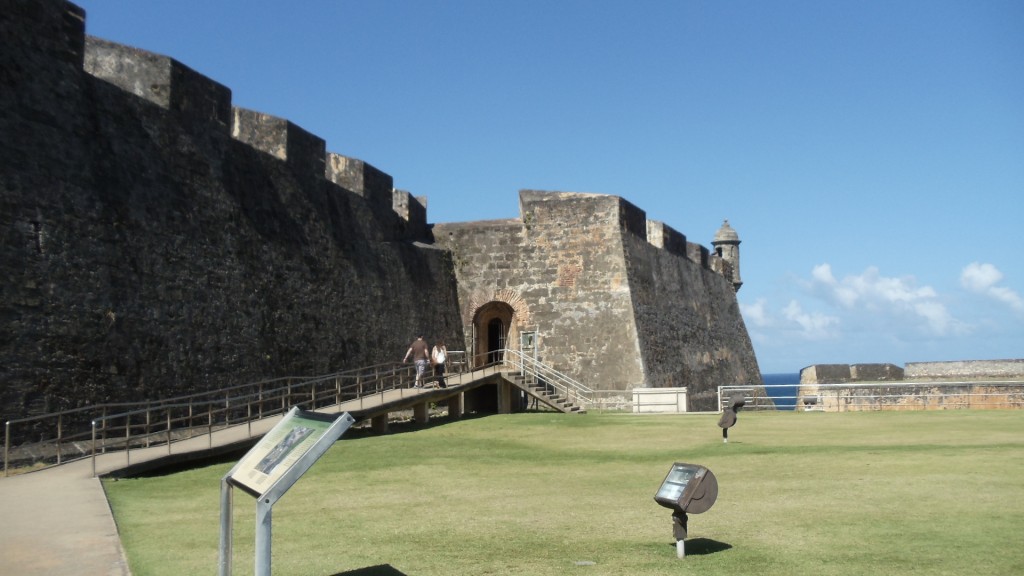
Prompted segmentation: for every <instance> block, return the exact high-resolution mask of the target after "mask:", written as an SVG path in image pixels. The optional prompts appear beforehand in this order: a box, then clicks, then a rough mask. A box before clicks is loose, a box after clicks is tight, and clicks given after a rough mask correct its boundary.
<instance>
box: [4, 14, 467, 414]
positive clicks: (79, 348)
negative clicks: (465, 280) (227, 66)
mask: <svg viewBox="0 0 1024 576" xmlns="http://www.w3.org/2000/svg"><path fill="white" fill-rule="evenodd" d="M4 6H5V7H4V10H2V11H0V35H2V37H3V38H4V41H3V44H2V47H0V71H2V73H0V163H2V164H0V168H2V169H0V230H2V234H3V242H2V245H0V271H2V273H3V275H4V277H5V281H4V282H3V283H2V284H0V323H2V333H3V335H4V337H3V339H2V340H0V406H2V411H3V413H2V417H4V418H13V417H19V416H24V415H26V414H33V413H40V412H45V411H52V410H57V409H64V408H70V407H74V406H80V405H88V404H93V403H99V402H105V401H112V400H138V399H144V398H153V397H165V396H169V395H173V394H181V393H187V392H192V391H197V390H206V389H212V388H217V387H221V386H224V385H228V384H233V383H241V382H247V381H253V380H257V379H262V378H267V377H273V376H281V375H308V374H316V373H324V372H328V371H332V370H338V369H343V368H350V367H355V366H361V365H367V364H373V363H377V362H383V361H389V360H398V359H400V358H401V356H402V354H403V353H404V351H405V348H406V346H407V345H408V341H409V339H410V338H411V337H412V336H413V334H414V333H415V332H417V331H421V330H422V331H425V332H426V333H427V334H428V335H430V336H444V337H446V338H448V339H451V340H457V339H459V338H461V337H462V334H461V320H460V318H459V313H458V306H457V293H456V289H455V284H454V275H453V272H452V263H451V258H450V255H449V254H447V253H446V252H443V251H440V250H436V249H432V248H424V247H418V246H416V245H414V244H413V243H412V241H413V240H417V239H425V238H423V237H422V236H419V237H418V236H417V235H416V233H415V232H411V231H410V226H409V224H408V219H403V218H402V217H400V216H399V215H397V214H396V213H395V212H394V211H393V210H390V209H386V208H388V207H390V200H391V193H392V191H391V189H390V188H391V179H390V177H388V176H387V175H385V174H383V173H381V172H379V171H377V170H376V169H373V168H372V167H368V166H365V165H360V164H359V163H352V164H351V165H347V164H346V163H339V162H337V161H336V159H335V161H333V162H331V163H328V162H327V161H326V157H325V150H324V142H323V140H321V139H319V138H317V137H316V136H314V135H312V134H309V133H308V132H305V131H304V130H302V129H301V128H299V127H297V126H295V125H293V124H291V123H289V122H287V121H285V120H282V119H277V118H273V117H270V116H266V115H263V114H259V113H256V112H252V111H244V110H237V109H236V110H232V109H231V108H230V92H229V91H228V90H227V89H226V88H225V87H223V86H221V85H219V84H217V83H215V82H213V81H211V80H209V79H207V78H204V77H202V76H201V75H199V74H197V73H195V72H194V71H192V70H190V69H188V68H187V67H185V66H183V65H181V64H180V63H178V62H175V61H173V60H171V59H169V58H165V57H162V56H158V55H154V54H149V53H146V52H143V51H139V50H135V49H132V48H127V47H124V46H118V45H116V44H111V43H109V42H103V41H99V40H95V39H90V40H89V42H88V49H87V48H86V42H85V36H84V21H83V13H82V11H81V10H80V9H78V8H77V7H74V6H72V5H69V4H64V3H62V2H59V1H56V0H12V1H7V2H4ZM86 68H87V69H88V71H89V72H90V73H87V72H86V71H85V69H86ZM94 74H95V75H94ZM325 176H330V179H328V178H327V177H325ZM348 183H353V184H354V183H359V184H361V186H362V188H361V189H359V190H352V189H346V188H345V187H343V186H344V184H348ZM339 184H342V185H339ZM353 187H356V186H355V185H353ZM382 207H385V209H382ZM416 227H418V228H423V226H422V225H421V224H418V225H417V226H416Z"/></svg>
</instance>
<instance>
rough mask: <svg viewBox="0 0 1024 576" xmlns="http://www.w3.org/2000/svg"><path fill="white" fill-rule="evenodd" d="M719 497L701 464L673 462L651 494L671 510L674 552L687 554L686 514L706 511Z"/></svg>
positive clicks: (711, 478) (710, 474)
mask: <svg viewBox="0 0 1024 576" xmlns="http://www.w3.org/2000/svg"><path fill="white" fill-rule="evenodd" d="M717 499H718V480H717V479H716V478H715V475H714V473H713V472H711V470H708V469H707V468H705V467H704V466H701V465H700V464H685V463H683V462H676V463H675V464H673V465H672V469H671V470H669V471H668V476H665V480H664V481H663V482H662V483H661V488H659V489H658V493H657V494H655V495H654V501H655V502H657V503H658V504H661V505H662V506H664V507H665V508H671V509H672V535H673V536H675V538H676V555H677V556H678V557H679V558H683V557H685V556H686V551H685V547H684V544H683V541H684V540H686V522H687V516H686V515H687V514H688V513H692V514H700V513H701V512H706V511H707V510H708V509H709V508H711V506H712V505H714V503H715V500H717Z"/></svg>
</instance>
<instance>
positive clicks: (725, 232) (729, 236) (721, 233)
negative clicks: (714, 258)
mask: <svg viewBox="0 0 1024 576" xmlns="http://www.w3.org/2000/svg"><path fill="white" fill-rule="evenodd" d="M739 241H740V236H739V234H737V233H736V231H735V230H733V229H732V227H731V226H729V221H728V220H725V221H724V222H722V227H721V228H719V229H718V232H716V233H715V242H739Z"/></svg>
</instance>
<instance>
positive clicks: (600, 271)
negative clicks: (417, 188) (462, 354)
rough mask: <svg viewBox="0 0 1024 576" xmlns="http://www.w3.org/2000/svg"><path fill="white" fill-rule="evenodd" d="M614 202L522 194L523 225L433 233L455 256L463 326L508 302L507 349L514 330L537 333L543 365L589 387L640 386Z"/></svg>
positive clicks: (437, 228) (446, 228) (455, 227)
mask: <svg viewBox="0 0 1024 576" xmlns="http://www.w3.org/2000/svg"><path fill="white" fill-rule="evenodd" d="M620 202H621V200H620V199H619V198H616V197H613V196H600V195H592V194H570V193H543V192H535V191H529V190H524V191H522V192H520V204H521V211H522V220H502V221H494V222H483V223H469V224H436V225H434V238H435V240H436V241H437V242H438V244H439V245H440V246H442V247H444V248H446V249H449V250H451V251H452V253H453V255H454V260H455V271H456V275H457V276H458V280H459V282H458V284H459V294H460V301H461V302H462V304H463V306H462V317H463V322H464V323H465V324H466V325H467V326H472V324H473V321H474V317H475V315H476V313H477V311H478V310H479V309H480V307H481V306H483V305H485V304H487V303H489V302H494V301H497V302H505V303H507V304H508V305H509V306H510V307H511V308H512V309H514V310H515V312H516V316H515V319H514V325H513V327H512V328H513V329H512V331H511V333H510V336H509V342H510V345H511V347H517V346H518V336H517V335H518V333H519V332H521V331H536V332H537V334H538V338H539V342H538V349H539V351H540V356H541V358H542V359H543V361H544V362H547V363H550V364H551V365H553V366H554V367H555V368H557V369H558V370H561V371H563V372H565V373H566V374H569V375H570V376H573V377H574V378H577V379H579V380H581V381H583V382H585V383H587V384H588V385H590V386H592V387H598V388H602V387H607V388H614V389H623V390H625V389H628V388H633V387H635V386H636V385H639V384H640V383H642V382H643V380H644V378H643V373H642V367H641V364H640V361H639V358H638V356H637V341H638V336H637V333H636V327H635V324H634V321H633V313H632V309H631V308H632V304H631V301H630V294H629V285H628V281H627V278H626V274H627V271H626V268H625V261H624V259H623V249H622V231H621V229H620V223H619V219H620V218H619V209H620ZM470 332H471V331H470ZM467 347H468V348H469V349H472V347H473V346H472V343H467Z"/></svg>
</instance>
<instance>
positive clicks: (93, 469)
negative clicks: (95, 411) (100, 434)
mask: <svg viewBox="0 0 1024 576" xmlns="http://www.w3.org/2000/svg"><path fill="white" fill-rule="evenodd" d="M92 477H93V478H95V477H96V421H95V420H93V421H92Z"/></svg>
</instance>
